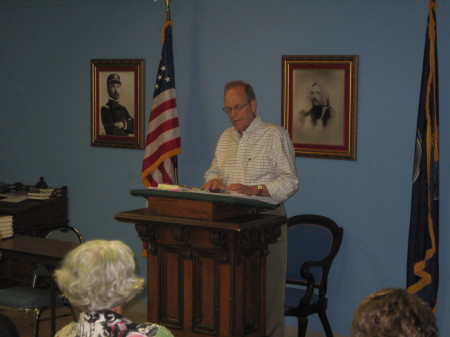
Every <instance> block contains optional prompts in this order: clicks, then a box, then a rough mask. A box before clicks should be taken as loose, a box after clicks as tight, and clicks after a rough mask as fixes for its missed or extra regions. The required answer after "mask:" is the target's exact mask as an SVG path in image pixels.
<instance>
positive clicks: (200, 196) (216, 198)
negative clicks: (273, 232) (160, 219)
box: [130, 188, 277, 209]
mask: <svg viewBox="0 0 450 337" xmlns="http://www.w3.org/2000/svg"><path fill="white" fill-rule="evenodd" d="M130 194H131V195H134V196H140V197H145V198H147V197H164V198H174V199H187V200H199V201H209V202H214V203H224V204H229V205H235V206H244V207H252V208H264V209H275V208H276V207H277V205H275V204H271V203H268V202H264V201H260V200H256V199H252V198H244V197H238V196H236V195H233V194H227V193H212V192H191V191H168V190H160V189H156V188H148V189H136V190H131V191H130Z"/></svg>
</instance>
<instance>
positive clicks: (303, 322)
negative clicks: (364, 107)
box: [297, 316, 308, 337]
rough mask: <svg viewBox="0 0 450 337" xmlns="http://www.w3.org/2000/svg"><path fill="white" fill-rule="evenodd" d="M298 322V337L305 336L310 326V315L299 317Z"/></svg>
mask: <svg viewBox="0 0 450 337" xmlns="http://www.w3.org/2000/svg"><path fill="white" fill-rule="evenodd" d="M297 322H298V333H297V336H298V337H305V336H306V329H307V328H308V317H302V316H298V317H297Z"/></svg>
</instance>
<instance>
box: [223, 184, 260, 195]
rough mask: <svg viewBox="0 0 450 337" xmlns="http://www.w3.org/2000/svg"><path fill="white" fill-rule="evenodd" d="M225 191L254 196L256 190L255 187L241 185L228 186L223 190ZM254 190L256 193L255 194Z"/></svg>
mask: <svg viewBox="0 0 450 337" xmlns="http://www.w3.org/2000/svg"><path fill="white" fill-rule="evenodd" d="M225 189H226V190H227V191H233V192H237V193H241V194H245V195H256V194H257V191H258V189H257V188H256V186H248V185H243V184H230V185H228V186H227V187H226V188H225ZM255 190H256V192H255Z"/></svg>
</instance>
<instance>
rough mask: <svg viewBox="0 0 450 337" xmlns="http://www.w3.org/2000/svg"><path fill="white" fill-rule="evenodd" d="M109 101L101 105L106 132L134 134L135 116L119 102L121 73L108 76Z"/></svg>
mask: <svg viewBox="0 0 450 337" xmlns="http://www.w3.org/2000/svg"><path fill="white" fill-rule="evenodd" d="M106 91H107V93H108V96H109V97H108V101H107V102H106V103H105V104H104V105H103V106H102V107H101V120H102V125H103V129H104V134H106V135H113V136H130V135H133V134H134V118H133V117H132V116H131V115H130V113H129V112H128V110H127V108H126V107H125V106H124V105H122V104H121V102H119V99H120V95H121V91H122V81H121V78H120V75H119V74H117V73H111V74H109V75H108V77H107V78H106Z"/></svg>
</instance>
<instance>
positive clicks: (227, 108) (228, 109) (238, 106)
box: [222, 101, 251, 114]
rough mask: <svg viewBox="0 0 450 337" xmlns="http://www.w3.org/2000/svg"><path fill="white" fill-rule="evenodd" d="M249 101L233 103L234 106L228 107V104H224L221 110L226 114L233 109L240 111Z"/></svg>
mask: <svg viewBox="0 0 450 337" xmlns="http://www.w3.org/2000/svg"><path fill="white" fill-rule="evenodd" d="M250 102H251V101H247V103H245V104H242V105H235V106H234V107H230V106H224V107H223V108H222V110H223V111H225V112H226V113H227V114H229V113H230V112H232V111H233V110H234V111H241V110H242V109H243V108H244V107H246V106H247V105H248V104H249V103H250Z"/></svg>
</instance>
